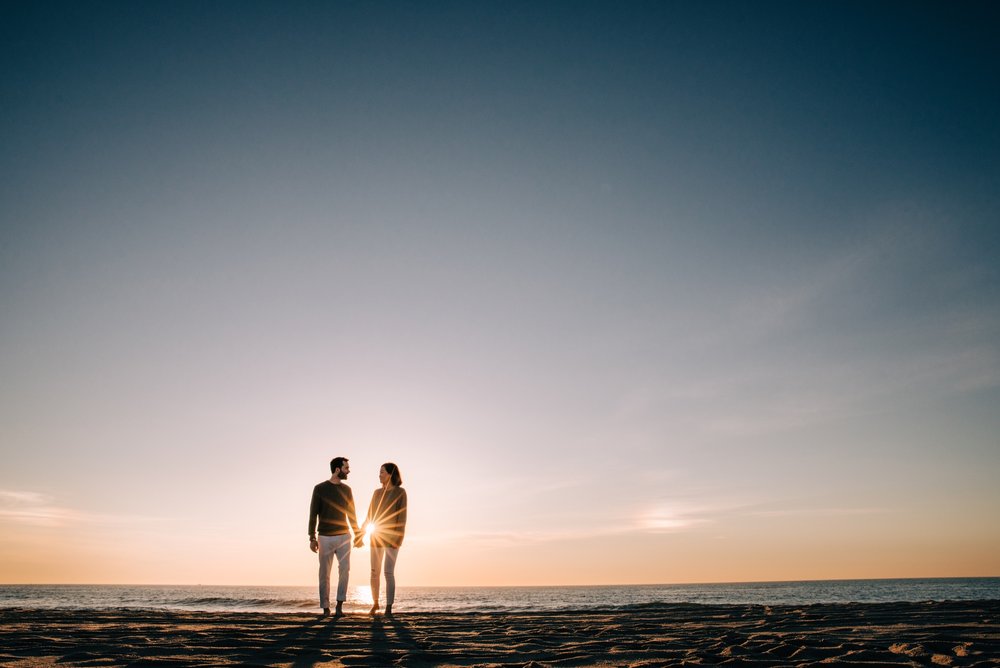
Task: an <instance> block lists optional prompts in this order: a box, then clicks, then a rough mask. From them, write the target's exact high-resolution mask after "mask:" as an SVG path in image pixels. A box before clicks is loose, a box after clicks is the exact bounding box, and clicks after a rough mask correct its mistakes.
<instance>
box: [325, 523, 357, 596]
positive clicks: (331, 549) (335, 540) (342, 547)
mask: <svg viewBox="0 0 1000 668" xmlns="http://www.w3.org/2000/svg"><path fill="white" fill-rule="evenodd" d="M334 555H336V557H337V571H338V574H339V578H338V579H337V601H338V602H339V601H346V600H347V581H348V579H349V577H350V574H351V534H349V533H344V534H340V535H339V536H320V537H319V607H321V608H329V607H330V569H331V568H333V557H334Z"/></svg>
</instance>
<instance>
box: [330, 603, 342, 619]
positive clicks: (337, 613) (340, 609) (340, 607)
mask: <svg viewBox="0 0 1000 668" xmlns="http://www.w3.org/2000/svg"><path fill="white" fill-rule="evenodd" d="M333 616H334V617H343V616H344V602H343V601H337V611H336V612H334V613H333Z"/></svg>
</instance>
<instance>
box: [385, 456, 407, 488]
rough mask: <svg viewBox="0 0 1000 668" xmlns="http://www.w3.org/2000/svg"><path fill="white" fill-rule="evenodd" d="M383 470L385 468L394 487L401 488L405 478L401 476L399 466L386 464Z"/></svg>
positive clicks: (390, 463)
mask: <svg viewBox="0 0 1000 668" xmlns="http://www.w3.org/2000/svg"><path fill="white" fill-rule="evenodd" d="M382 468H384V469H385V472H386V473H388V474H389V479H390V480H391V481H392V484H393V485H395V486H396V487H399V486H400V485H402V484H403V476H402V475H400V473H399V467H398V466H396V465H395V464H393V463H392V462H386V463H385V464H382Z"/></svg>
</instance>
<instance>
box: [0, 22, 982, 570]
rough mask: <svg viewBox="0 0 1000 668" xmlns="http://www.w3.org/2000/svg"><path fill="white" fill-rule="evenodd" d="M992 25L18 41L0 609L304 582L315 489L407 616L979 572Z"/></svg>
mask: <svg viewBox="0 0 1000 668" xmlns="http://www.w3.org/2000/svg"><path fill="white" fill-rule="evenodd" d="M997 18H998V17H997V12H996V10H995V8H991V7H990V6H989V4H987V3H963V4H962V5H960V6H945V5H940V4H920V3H898V4H897V3H884V4H879V5H875V6H872V5H870V4H869V3H837V4H833V3H830V4H819V3H813V4H809V5H802V4H800V3H755V4H748V5H739V4H735V3H690V4H684V3H630V4H627V5H624V6H619V5H618V4H612V3H548V4H543V5H538V4H537V3H434V4H433V5H432V6H424V5H418V4H403V3H336V4H332V3H329V4H328V3H322V4H309V3H303V4H298V5H283V4H278V3H239V4H236V3H214V4H212V5H209V6H203V5H201V4H198V3H176V4H171V5H169V6H166V5H164V6H160V5H148V6H134V5H128V4H116V3H103V4H96V5H90V4H88V5H72V4H65V5H63V4H43V5H40V6H36V5H32V6H22V7H19V8H16V9H12V10H10V11H9V12H8V19H7V20H5V21H4V26H3V27H2V28H0V30H2V31H3V39H2V40H0V43H2V44H3V46H2V47H0V48H2V49H3V57H2V59H0V62H2V65H0V68H2V78H0V85H2V89H3V98H4V99H5V100H6V101H7V103H6V104H4V105H3V107H2V108H0V138H2V145H3V146H4V150H3V151H2V153H0V312H2V313H3V314H4V315H3V317H2V318H0V377H2V378H3V380H2V382H0V461H2V464H3V465H2V467H0V468H2V471H0V492H2V494H0V523H3V524H5V525H6V527H5V529H4V531H3V535H4V536H5V537H4V538H3V539H0V555H2V556H4V561H5V562H6V563H7V564H9V565H8V566H7V567H6V569H7V572H6V573H5V572H4V571H0V580H6V581H46V582H49V581H56V580H59V581H86V582H93V581H115V580H117V581H127V582H167V581H171V582H220V583H222V582H234V583H262V584H268V583H300V582H303V583H308V582H311V578H312V562H311V561H310V559H311V555H310V554H308V552H306V551H305V550H304V549H302V548H303V545H301V544H300V543H301V540H300V539H301V538H302V536H300V534H304V531H303V529H304V522H305V510H306V506H307V502H308V490H309V488H310V487H311V485H312V484H314V483H315V482H317V481H318V480H320V479H322V478H323V477H324V475H325V470H326V462H328V461H329V459H330V458H331V457H333V456H335V455H347V456H349V457H351V460H352V463H353V469H354V471H355V474H354V476H353V478H352V480H351V482H352V484H353V485H354V486H355V490H356V494H357V496H358V497H359V498H366V497H367V495H369V494H370V491H371V488H372V487H374V485H375V483H376V475H375V474H376V473H377V469H378V466H379V464H380V463H381V462H382V461H385V460H394V461H397V462H398V463H399V464H400V466H401V467H402V469H403V471H404V473H406V474H407V478H408V482H407V486H408V488H409V489H410V496H411V499H412V500H413V501H414V503H415V504H416V506H417V507H416V508H415V512H414V513H412V522H413V525H414V526H413V527H412V529H413V530H412V531H411V532H410V533H409V535H410V536H412V537H413V539H412V544H411V545H412V546H408V547H410V550H409V552H410V554H411V555H412V556H411V557H410V560H409V565H408V564H407V563H406V561H405V560H401V562H400V568H401V570H402V576H403V577H406V578H408V580H409V581H410V582H413V583H414V584H448V583H452V584H479V583H481V584H494V583H499V584H517V583H521V584H535V583H548V582H551V583H564V582H580V583H586V582H623V581H640V582H671V581H708V580H743V579H745V580H751V579H786V578H796V577H856V576H858V577H860V576H871V577H876V576H879V577H891V576H897V575H898V576H911V575H912V576H918V575H996V574H997V567H998V561H997V555H998V554H1000V550H998V549H997V548H998V547H1000V532H998V531H997V528H996V525H995V522H994V521H993V520H992V519H991V518H994V517H996V515H997V513H998V512H1000V494H998V493H997V492H996V491H995V489H994V487H995V480H996V479H997V474H998V473H1000V443H998V441H997V434H998V433H1000V430H998V427H1000V425H998V418H997V417H996V410H995V407H996V405H997V398H998V381H1000V356H998V353H1000V350H998V345H997V342H998V341H1000V276H998V271H997V269H996V266H997V262H996V257H997V251H998V248H1000V237H998V221H1000V216H998V214H1000V202H998V196H997V193H998V192H1000V188H998V185H1000V184H998V175H1000V168H998V165H997V156H998V155H1000V134H998V130H997V124H996V122H995V119H996V118H997V116H998V113H997V112H998V110H1000V109H998V107H1000V99H998V97H1000V93H998V92H997V86H996V85H995V82H996V80H997V73H998V65H1000V53H998V47H997V46H996V40H995V39H993V36H994V35H995V34H996V29H997V26H998V21H997ZM234 507H237V508H239V509H240V510H239V512H238V513H233V511H232V508H234ZM421 510H422V512H421ZM60 532H62V534H61V535H65V532H70V533H71V534H72V535H76V533H80V534H81V535H86V536H88V540H87V541H86V544H87V546H88V547H87V548H86V549H85V550H83V552H82V553H81V557H80V560H79V564H78V565H77V566H75V567H74V568H73V569H69V570H65V569H63V568H61V566H60V564H59V563H58V560H55V559H50V561H46V559H45V558H43V557H40V556H39V555H40V554H41V553H42V552H43V551H44V546H46V545H49V544H51V540H52V538H53V536H54V535H60ZM137 534H141V535H142V536H143V544H145V545H154V546H159V548H158V552H159V553H161V554H164V555H173V556H170V557H169V558H167V557H166V556H164V557H163V562H162V563H159V562H155V561H154V562H152V563H150V564H148V566H146V567H140V566H137V565H136V559H134V556H135V555H134V551H135V550H136V549H139V548H138V547H137V546H136V540H135V536H136V535H137ZM237 536H238V537H237ZM222 537H224V538H222ZM147 541H148V542H147ZM595 541H597V542H598V543H599V544H610V545H614V546H618V547H619V548H620V549H611V550H601V551H600V554H599V555H597V556H586V557H579V556H578V555H579V554H581V552H586V548H587V547H588V546H591V545H593V544H594V542H595ZM518 546H530V549H527V550H517V549H511V548H516V547H518ZM248 549H250V550H255V551H256V553H258V554H259V555H260V556H259V558H257V559H256V560H249V561H250V562H251V563H246V564H244V565H242V566H240V567H239V568H237V569H235V570H234V569H233V568H232V567H231V563H232V562H231V561H230V562H229V563H228V564H227V562H225V561H224V560H223V557H225V556H226V555H230V556H232V555H234V554H245V553H246V550H248ZM455 550H458V551H462V552H466V553H469V554H471V555H474V557H475V558H474V559H471V558H470V560H469V561H470V565H468V566H463V567H462V568H457V567H455V566H454V565H448V566H445V565H442V564H441V563H440V562H441V559H440V555H441V554H442V553H450V552H451V551H455ZM205 553H212V554H217V555H220V557H219V562H218V563H217V564H214V565H213V563H214V562H211V560H208V561H206V560H205V559H204V557H203V555H204V554H205ZM732 554H741V555H742V556H743V557H744V558H743V559H742V560H741V563H740V565H738V566H734V565H733V563H732V560H731V559H729V558H726V557H725V556H724V555H732ZM567 562H569V563H570V564H571V565H567ZM476 564H478V566H477V565H476ZM407 567H409V568H410V569H411V570H410V571H409V573H407V572H406V571H405V570H403V569H405V568H407Z"/></svg>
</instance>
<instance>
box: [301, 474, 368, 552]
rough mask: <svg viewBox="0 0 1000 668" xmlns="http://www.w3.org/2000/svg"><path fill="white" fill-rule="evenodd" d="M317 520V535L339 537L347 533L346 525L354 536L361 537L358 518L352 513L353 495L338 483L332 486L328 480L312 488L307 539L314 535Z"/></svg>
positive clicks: (345, 486)
mask: <svg viewBox="0 0 1000 668" xmlns="http://www.w3.org/2000/svg"><path fill="white" fill-rule="evenodd" d="M317 518H319V535H321V536H339V535H340V534H345V533H347V529H348V523H350V528H351V530H352V531H354V535H355V536H360V535H361V528H360V527H358V517H357V514H356V513H355V512H354V495H353V494H351V488H350V487H348V486H347V485H345V484H344V483H340V484H339V485H334V484H333V483H332V482H330V481H329V480H326V481H324V482H321V483H320V484H318V485H316V486H315V487H314V488H313V495H312V501H311V502H310V503H309V537H310V538H312V537H313V536H315V535H316V519H317Z"/></svg>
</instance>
